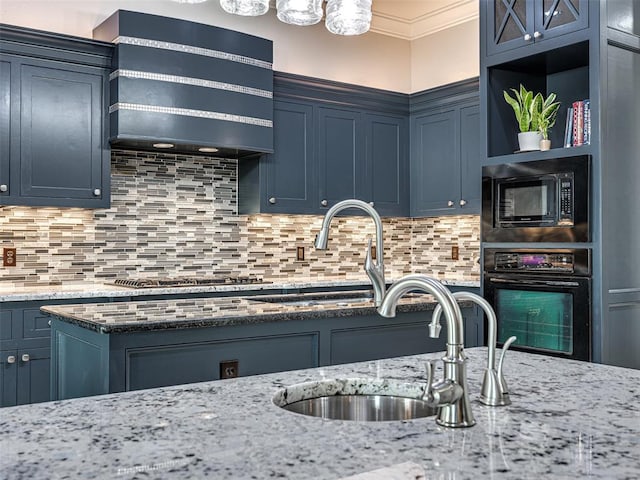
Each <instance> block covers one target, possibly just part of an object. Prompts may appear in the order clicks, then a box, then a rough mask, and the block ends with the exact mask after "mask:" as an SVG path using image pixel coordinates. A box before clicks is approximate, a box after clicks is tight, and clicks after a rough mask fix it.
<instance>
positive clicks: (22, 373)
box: [17, 348, 51, 405]
mask: <svg viewBox="0 0 640 480" xmlns="http://www.w3.org/2000/svg"><path fill="white" fill-rule="evenodd" d="M17 364H18V378H17V381H18V392H17V393H18V394H17V397H18V405H22V404H25V403H37V402H47V401H49V399H50V391H49V373H50V371H51V368H50V365H51V349H50V348H26V349H21V350H18V358H17Z"/></svg>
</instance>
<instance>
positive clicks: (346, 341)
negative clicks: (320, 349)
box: [331, 322, 446, 365]
mask: <svg viewBox="0 0 640 480" xmlns="http://www.w3.org/2000/svg"><path fill="white" fill-rule="evenodd" d="M445 338H446V337H445V336H444V335H441V336H440V338H436V339H433V338H429V335H428V331H427V328H426V326H425V323H424V322H416V323H402V324H393V325H382V326H373V327H371V326H369V327H360V328H342V329H335V330H333V331H332V332H331V364H332V365H333V364H339V363H352V362H362V361H366V360H377V359H380V358H391V357H398V356H404V355H416V354H419V353H426V352H437V351H440V350H444V349H445V340H444V339H445Z"/></svg>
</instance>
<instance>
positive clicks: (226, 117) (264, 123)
mask: <svg viewBox="0 0 640 480" xmlns="http://www.w3.org/2000/svg"><path fill="white" fill-rule="evenodd" d="M118 110H132V111H136V112H150V113H165V114H169V115H181V116H185V117H196V118H208V119H211V120H223V121H226V122H236V123H245V124H247V125H257V126H259V127H267V128H273V121H272V120H266V119H264V118H255V117H247V116H244V115H232V114H229V113H222V112H210V111H207V110H194V109H192V108H177V107H161V106H158V105H142V104H139V103H124V102H118V103H114V104H113V105H111V106H110V107H109V113H114V112H116V111H118Z"/></svg>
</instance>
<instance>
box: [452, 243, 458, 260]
mask: <svg viewBox="0 0 640 480" xmlns="http://www.w3.org/2000/svg"><path fill="white" fill-rule="evenodd" d="M459 253H460V250H459V248H458V246H457V245H453V246H452V247H451V260H458V255H459Z"/></svg>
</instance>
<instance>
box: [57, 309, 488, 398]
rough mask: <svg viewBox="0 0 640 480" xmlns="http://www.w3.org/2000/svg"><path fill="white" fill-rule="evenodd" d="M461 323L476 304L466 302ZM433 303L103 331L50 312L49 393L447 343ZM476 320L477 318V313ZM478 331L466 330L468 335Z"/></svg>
mask: <svg viewBox="0 0 640 480" xmlns="http://www.w3.org/2000/svg"><path fill="white" fill-rule="evenodd" d="M463 314H464V315H465V323H467V322H469V320H468V318H475V309H473V308H465V309H463ZM430 320H431V311H425V312H414V313H401V314H399V315H398V316H397V317H396V318H391V319H389V318H384V317H381V316H379V315H365V316H359V317H340V318H326V319H309V320H304V319H301V320H300V321H287V322H273V323H262V324H255V325H242V326H232V327H203V328H194V329H183V330H179V329H178V330H162V331H147V332H129V333H112V334H103V333H99V332H95V331H92V330H88V329H85V328H83V327H80V326H77V325H72V324H69V323H66V322H63V321H60V320H59V319H55V318H54V319H52V343H51V346H52V350H51V366H52V368H51V398H52V399H53V400H62V399H66V398H74V397H83V396H90V395H99V394H105V393H114V392H123V391H129V390H138V389H144V388H154V387H161V386H168V385H177V384H184V383H193V382H202V381H211V380H218V379H222V378H228V377H235V376H248V375H257V374H263V373H272V372H280V371H287V370H297V369H304V368H313V367H318V366H323V365H332V364H338V363H351V362H357V361H367V360H376V359H380V358H388V357H398V356H404V355H413V354H418V353H428V352H436V351H442V350H444V348H445V339H446V325H445V324H444V322H443V331H442V333H441V337H440V338H439V339H430V338H429V337H428V329H427V325H428V323H429V322H430ZM474 321H475V320H474ZM475 335H477V332H476V330H474V329H472V330H471V337H473V336H475Z"/></svg>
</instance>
